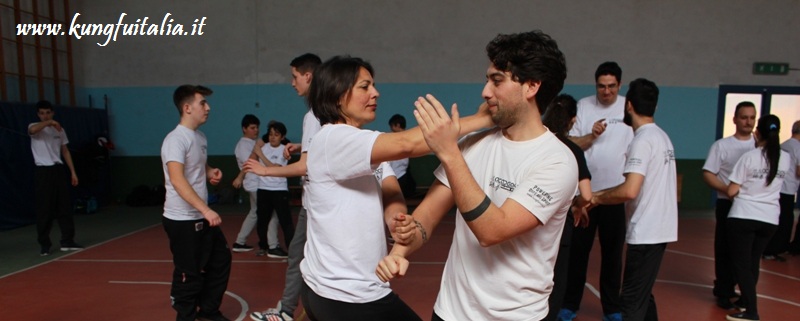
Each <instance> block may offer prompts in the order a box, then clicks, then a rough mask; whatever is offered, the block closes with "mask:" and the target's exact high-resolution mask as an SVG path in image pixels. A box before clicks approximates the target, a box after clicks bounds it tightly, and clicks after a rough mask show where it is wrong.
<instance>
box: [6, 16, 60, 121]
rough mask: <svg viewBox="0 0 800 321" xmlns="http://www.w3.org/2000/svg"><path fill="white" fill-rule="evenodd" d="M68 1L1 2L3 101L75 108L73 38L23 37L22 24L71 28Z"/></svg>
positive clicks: (49, 36)
mask: <svg viewBox="0 0 800 321" xmlns="http://www.w3.org/2000/svg"><path fill="white" fill-rule="evenodd" d="M68 14H69V0H0V36H1V37H2V39H0V100H2V101H13V102H36V101H38V100H42V99H47V100H50V101H52V102H53V103H55V104H57V105H75V82H74V77H73V67H72V48H71V41H70V37H68V36H63V35H36V36H34V35H22V34H19V32H18V30H19V29H18V26H19V25H20V24H34V25H36V24H42V25H43V24H61V25H62V31H63V30H64V29H65V28H66V26H68V25H69V24H68V22H67V19H68V18H67V15H68Z"/></svg>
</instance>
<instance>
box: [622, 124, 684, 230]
mask: <svg viewBox="0 0 800 321" xmlns="http://www.w3.org/2000/svg"><path fill="white" fill-rule="evenodd" d="M627 154H628V160H627V161H626V162H625V171H624V173H626V174H627V173H637V174H641V175H643V176H644V182H642V186H641V189H640V190H639V195H637V196H636V198H634V199H632V200H630V201H628V202H626V203H625V213H626V214H627V216H628V217H629V221H628V232H627V236H626V242H628V244H660V243H667V242H675V241H677V240H678V188H677V184H678V183H677V181H678V176H677V174H676V172H675V148H673V147H672V142H671V141H670V139H669V136H667V133H665V132H664V131H663V130H661V128H659V127H658V126H657V125H656V124H652V123H651V124H645V125H643V126H641V127H639V128H638V129H637V130H636V133H635V135H634V137H633V141H631V144H630V147H628V153H627Z"/></svg>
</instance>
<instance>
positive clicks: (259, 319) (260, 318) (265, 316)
mask: <svg viewBox="0 0 800 321" xmlns="http://www.w3.org/2000/svg"><path fill="white" fill-rule="evenodd" d="M270 317H273V319H274V318H278V320H281V321H294V318H292V317H291V316H290V315H289V314H287V313H286V312H283V311H278V310H277V309H274V308H271V309H268V310H267V311H264V312H253V313H250V319H253V320H255V321H267V320H269V318H270Z"/></svg>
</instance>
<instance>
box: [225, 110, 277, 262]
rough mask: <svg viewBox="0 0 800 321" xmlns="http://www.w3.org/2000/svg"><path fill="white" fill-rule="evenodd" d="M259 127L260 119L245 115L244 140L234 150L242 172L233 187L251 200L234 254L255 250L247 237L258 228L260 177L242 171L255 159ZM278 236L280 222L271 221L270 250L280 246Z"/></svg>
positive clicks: (269, 232)
mask: <svg viewBox="0 0 800 321" xmlns="http://www.w3.org/2000/svg"><path fill="white" fill-rule="evenodd" d="M259 125H261V121H260V120H259V119H258V117H256V116H255V115H253V114H247V115H244V117H242V138H239V142H237V143H236V148H235V149H234V155H235V156H236V164H237V165H238V166H239V170H240V172H239V176H237V177H236V179H234V180H233V187H235V188H240V187H244V190H245V192H247V194H248V196H249V199H250V211H249V212H248V213H247V216H245V218H244V221H243V222H242V227H241V228H240V229H239V234H238V235H237V236H236V242H234V243H233V247H232V248H233V251H234V252H247V251H252V250H253V247H252V246H250V245H247V236H248V235H250V232H252V231H253V229H254V228H255V227H256V222H257V221H258V216H257V215H256V208H257V204H258V203H257V199H258V194H257V193H256V192H257V191H258V175H255V174H252V173H246V172H245V171H243V170H242V166H244V163H245V162H246V161H247V160H248V159H250V157H255V155H253V149H254V148H255V146H256V139H258V132H259V130H258V126H259ZM272 216H273V218H275V217H277V216H276V215H275V213H273V214H272ZM277 235H278V220H277V219H276V220H270V223H269V226H268V227H267V244H269V248H270V249H273V248H277V247H278V246H279V243H278V236H277ZM282 257H286V256H282Z"/></svg>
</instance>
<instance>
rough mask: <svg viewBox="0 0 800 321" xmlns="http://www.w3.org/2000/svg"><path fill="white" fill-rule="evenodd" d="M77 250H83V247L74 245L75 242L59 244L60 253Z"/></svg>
mask: <svg viewBox="0 0 800 321" xmlns="http://www.w3.org/2000/svg"><path fill="white" fill-rule="evenodd" d="M77 250H83V245H80V244H78V243H75V242H65V243H61V251H62V252H66V251H77Z"/></svg>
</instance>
